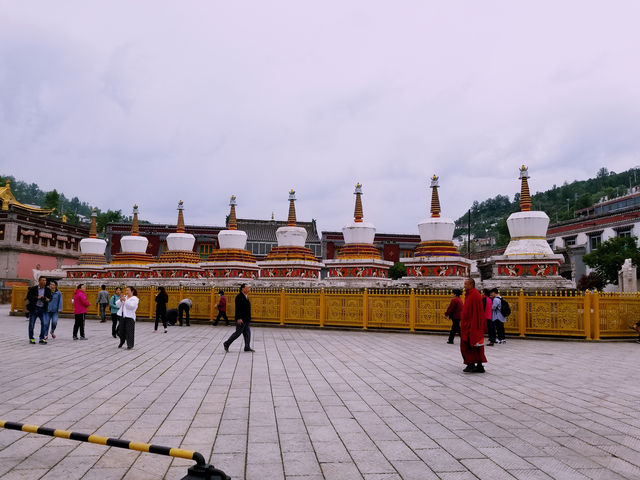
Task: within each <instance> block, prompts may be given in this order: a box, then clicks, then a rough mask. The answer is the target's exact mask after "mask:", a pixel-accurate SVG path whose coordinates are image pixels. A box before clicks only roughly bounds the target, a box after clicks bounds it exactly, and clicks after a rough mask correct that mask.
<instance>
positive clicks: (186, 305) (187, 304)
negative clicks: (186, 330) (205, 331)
mask: <svg viewBox="0 0 640 480" xmlns="http://www.w3.org/2000/svg"><path fill="white" fill-rule="evenodd" d="M191 307H193V302H192V301H191V299H190V298H185V299H183V300H180V303H179V304H178V323H179V324H180V326H182V316H183V315H184V316H186V325H187V327H190V326H191V325H190V324H189V311H190V310H191Z"/></svg>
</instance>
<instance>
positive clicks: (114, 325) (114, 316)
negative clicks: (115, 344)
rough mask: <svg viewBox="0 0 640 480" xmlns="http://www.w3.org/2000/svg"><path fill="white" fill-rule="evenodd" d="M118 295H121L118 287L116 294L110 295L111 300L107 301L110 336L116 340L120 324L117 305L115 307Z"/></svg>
mask: <svg viewBox="0 0 640 480" xmlns="http://www.w3.org/2000/svg"><path fill="white" fill-rule="evenodd" d="M120 295H122V289H121V288H120V287H116V293H114V294H113V295H111V298H110V299H109V310H111V336H112V337H113V338H116V336H117V334H118V324H119V323H120V317H119V316H118V305H116V302H117V301H118V299H119V298H120Z"/></svg>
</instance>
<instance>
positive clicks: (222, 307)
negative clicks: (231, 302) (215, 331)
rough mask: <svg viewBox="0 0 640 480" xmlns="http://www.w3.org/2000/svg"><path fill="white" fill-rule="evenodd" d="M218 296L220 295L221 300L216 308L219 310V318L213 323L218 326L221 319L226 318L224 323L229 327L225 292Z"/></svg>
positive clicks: (220, 292)
mask: <svg viewBox="0 0 640 480" xmlns="http://www.w3.org/2000/svg"><path fill="white" fill-rule="evenodd" d="M218 294H219V295H220V300H218V303H216V308H217V309H218V316H217V317H216V320H215V322H213V324H214V325H218V322H219V321H220V319H221V318H224V321H225V322H226V324H227V326H228V325H229V318H228V317H227V297H225V296H224V292H223V291H222V290H220V291H219V292H218Z"/></svg>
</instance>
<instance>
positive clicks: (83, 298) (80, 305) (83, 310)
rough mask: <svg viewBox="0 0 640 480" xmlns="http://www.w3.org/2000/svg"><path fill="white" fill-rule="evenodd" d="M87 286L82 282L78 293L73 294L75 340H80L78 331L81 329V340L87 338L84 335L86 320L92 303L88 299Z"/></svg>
mask: <svg viewBox="0 0 640 480" xmlns="http://www.w3.org/2000/svg"><path fill="white" fill-rule="evenodd" d="M86 288H87V286H86V285H85V284H84V283H80V284H79V285H78V288H77V289H76V293H75V294H74V295H73V314H74V315H75V317H76V321H75V323H74V324H73V339H74V340H78V331H80V340H86V339H87V337H85V335H84V320H85V317H86V315H87V307H88V306H89V305H91V304H90V303H89V300H87V294H86V293H85V290H86Z"/></svg>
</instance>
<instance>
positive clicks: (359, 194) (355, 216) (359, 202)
mask: <svg viewBox="0 0 640 480" xmlns="http://www.w3.org/2000/svg"><path fill="white" fill-rule="evenodd" d="M353 193H354V194H355V196H356V209H355V211H354V212H353V221H354V222H356V223H362V217H363V216H364V214H363V213H362V198H361V197H362V185H361V184H360V183H359V182H358V183H357V184H356V191H355V192H353Z"/></svg>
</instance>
